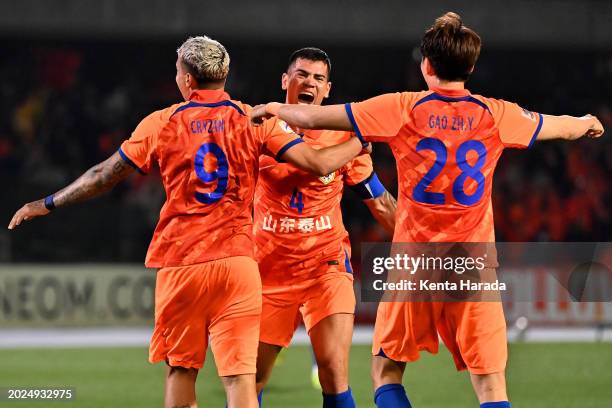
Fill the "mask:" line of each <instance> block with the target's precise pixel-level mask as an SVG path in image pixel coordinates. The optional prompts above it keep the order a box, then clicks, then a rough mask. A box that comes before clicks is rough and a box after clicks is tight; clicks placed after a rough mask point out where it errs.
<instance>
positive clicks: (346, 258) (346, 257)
mask: <svg viewBox="0 0 612 408" xmlns="http://www.w3.org/2000/svg"><path fill="white" fill-rule="evenodd" d="M344 267H345V268H346V271H347V272H348V273H353V268H351V260H350V258H349V255H348V252H346V249H345V250H344Z"/></svg>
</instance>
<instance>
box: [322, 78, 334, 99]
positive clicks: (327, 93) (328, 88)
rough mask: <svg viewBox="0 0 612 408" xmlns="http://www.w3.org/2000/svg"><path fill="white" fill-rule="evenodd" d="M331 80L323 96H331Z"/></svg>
mask: <svg viewBox="0 0 612 408" xmlns="http://www.w3.org/2000/svg"><path fill="white" fill-rule="evenodd" d="M331 85H332V83H331V82H328V83H327V85H326V86H325V95H323V98H329V92H330V91H331Z"/></svg>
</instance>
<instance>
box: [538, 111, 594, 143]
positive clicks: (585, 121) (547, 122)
mask: <svg viewBox="0 0 612 408" xmlns="http://www.w3.org/2000/svg"><path fill="white" fill-rule="evenodd" d="M542 116H543V118H544V119H543V123H542V130H541V131H540V134H539V135H538V138H537V140H550V139H566V140H576V139H579V138H581V137H583V136H586V137H592V138H595V137H599V136H601V135H602V134H603V132H604V128H603V125H602V124H601V122H600V121H599V119H597V118H596V117H595V116H592V115H585V116H582V117H580V118H577V117H574V116H567V115H564V116H553V115H542Z"/></svg>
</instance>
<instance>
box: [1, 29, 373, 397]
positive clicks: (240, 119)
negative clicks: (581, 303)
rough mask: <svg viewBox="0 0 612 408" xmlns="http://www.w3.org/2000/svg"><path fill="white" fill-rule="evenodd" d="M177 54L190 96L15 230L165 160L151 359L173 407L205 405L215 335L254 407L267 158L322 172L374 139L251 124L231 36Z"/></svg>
mask: <svg viewBox="0 0 612 408" xmlns="http://www.w3.org/2000/svg"><path fill="white" fill-rule="evenodd" d="M177 54H178V56H177V60H176V84H177V86H178V89H179V91H180V93H181V96H182V97H183V99H184V100H185V102H182V103H179V104H175V105H172V106H170V107H168V108H166V109H162V110H158V111H156V112H153V113H152V114H150V115H149V116H147V117H146V118H145V119H144V120H142V122H141V123H140V124H139V125H138V126H137V128H136V130H135V131H134V132H133V134H132V136H131V137H130V138H129V139H128V140H126V141H125V142H124V143H123V144H122V145H121V147H120V148H119V150H118V151H117V152H116V153H115V154H113V155H112V156H111V157H110V158H108V159H107V160H106V161H104V162H102V163H99V164H97V165H95V166H94V167H92V168H91V169H90V170H88V171H87V172H85V173H84V174H83V175H82V176H81V177H79V178H78V179H77V180H75V181H74V182H72V183H71V184H70V185H68V186H67V187H65V188H63V189H62V190H60V191H58V192H56V193H55V194H52V195H50V196H48V197H46V198H45V199H41V200H38V201H35V202H32V203H27V204H26V205H24V206H23V207H22V208H21V209H20V210H18V211H17V213H15V215H14V216H13V219H12V220H11V223H10V224H9V228H11V229H12V228H14V227H15V226H16V225H19V224H20V223H21V222H22V221H24V220H29V219H32V218H34V217H36V216H41V215H47V214H49V212H50V211H51V210H53V209H54V208H55V207H61V206H65V205H69V204H73V203H76V202H81V201H84V200H87V199H89V198H93V197H95V196H96V195H99V194H101V193H103V192H105V191H108V190H109V189H111V188H112V187H113V186H114V185H115V184H116V183H118V182H119V181H120V180H123V179H125V178H126V177H127V176H128V175H129V174H130V173H132V172H134V171H138V172H140V173H143V174H144V173H146V172H147V170H148V169H149V168H150V167H151V166H152V165H153V164H154V163H157V164H158V165H159V168H160V174H161V179H162V182H163V185H164V188H165V190H166V202H165V204H164V206H163V208H162V210H161V213H160V218H159V222H158V225H157V228H156V229H155V233H154V235H153V239H152V241H151V244H150V246H149V250H148V253H147V257H146V262H145V264H146V265H147V266H148V267H152V268H159V269H158V271H157V279H156V287H155V328H154V330H153V335H152V338H151V343H150V347H149V360H150V361H151V362H153V363H155V362H162V361H163V362H165V363H166V364H167V369H166V386H165V389H166V396H165V406H168V407H169V406H195V404H196V401H195V380H196V377H197V372H198V370H199V369H200V368H201V367H202V366H203V364H204V359H205V356H206V351H207V348H208V343H209V341H210V344H211V348H212V351H213V353H214V355H215V360H216V366H217V371H218V373H219V376H220V377H221V381H222V382H223V384H224V386H225V390H226V393H227V397H228V405H229V407H230V408H235V407H240V408H243V407H249V408H254V407H256V406H257V398H256V394H255V371H256V358H257V345H258V340H259V325H260V318H261V279H260V276H259V271H258V268H257V263H256V262H255V260H254V253H253V252H254V251H253V245H254V244H253V237H252V235H253V231H252V228H253V221H252V206H253V195H254V192H255V184H256V181H257V176H258V169H259V163H258V162H259V157H260V156H261V155H262V154H269V155H272V156H275V157H278V158H281V159H284V160H287V161H289V162H291V163H293V164H295V165H296V166H298V167H299V168H301V169H302V170H305V171H311V172H313V173H314V174H319V175H322V174H327V173H329V172H331V171H335V170H337V169H338V168H340V167H342V166H343V165H344V164H346V163H347V162H348V161H349V160H351V159H352V158H354V157H355V156H356V155H357V154H358V153H360V152H361V151H362V150H363V148H364V146H363V144H362V143H361V142H360V141H359V140H357V139H356V138H351V139H350V140H347V141H346V142H344V143H340V144H338V145H334V146H329V147H327V148H325V149H320V150H314V149H313V148H311V147H310V146H307V145H306V144H305V143H302V139H301V138H300V137H299V136H298V135H297V134H295V133H294V132H293V131H292V130H291V129H290V128H288V127H287V126H281V123H280V122H279V121H277V120H270V121H267V122H266V123H265V124H263V125H261V126H253V125H252V124H251V122H250V120H249V116H248V115H249V112H250V110H251V107H249V106H248V105H245V104H243V103H241V102H238V101H233V100H231V99H230V97H229V95H228V94H227V93H226V92H225V91H224V88H225V81H226V78H227V75H228V73H229V54H228V53H227V51H226V50H225V47H223V45H221V44H220V43H219V42H217V41H214V40H212V39H210V38H208V37H205V36H200V37H192V38H189V39H188V40H187V41H185V42H184V43H183V44H182V45H181V47H179V49H178V50H177Z"/></svg>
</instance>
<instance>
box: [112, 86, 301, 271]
mask: <svg viewBox="0 0 612 408" xmlns="http://www.w3.org/2000/svg"><path fill="white" fill-rule="evenodd" d="M250 109H251V107H250V106H248V105H246V104H243V103H241V102H238V101H232V100H231V99H230V98H229V95H228V94H227V93H225V92H224V91H222V90H199V91H195V92H193V93H192V94H191V95H190V100H189V101H187V102H184V103H179V104H176V105H173V106H170V107H169V108H166V109H162V110H160V111H156V112H153V113H152V114H150V115H149V116H147V117H146V118H145V119H144V120H143V121H142V122H140V124H139V125H138V127H137V128H136V130H135V131H134V133H133V134H132V136H131V137H130V138H129V139H128V140H126V141H125V142H123V144H122V145H121V148H120V149H119V153H120V154H121V156H122V157H123V158H124V160H126V161H127V162H128V163H130V164H131V165H132V166H134V167H135V168H136V169H137V170H138V171H139V172H141V173H144V172H146V171H147V169H148V168H149V167H150V166H151V165H152V163H153V162H157V163H158V164H159V168H160V174H161V178H162V182H163V184H164V188H165V190H166V202H165V204H164V206H163V208H162V210H161V212H160V217H159V222H158V224H157V227H156V229H155V232H154V234H153V239H152V241H151V244H150V246H149V250H148V252H147V258H146V262H145V264H146V266H148V267H156V268H160V267H168V266H182V265H192V264H196V263H201V262H205V261H209V260H213V259H220V258H225V257H230V256H240V255H245V256H251V257H253V256H254V255H253V239H252V229H253V219H252V205H253V204H252V203H253V194H254V192H255V184H256V182H257V175H258V168H259V166H258V161H259V156H260V155H261V154H271V155H277V154H279V153H280V154H282V153H283V152H285V151H286V150H287V149H288V148H289V147H291V146H293V145H294V144H297V143H301V142H302V140H301V139H300V137H299V136H298V135H296V134H295V133H293V131H292V130H291V129H288V128H287V127H286V126H280V122H279V121H277V120H271V121H266V122H265V123H264V125H262V126H261V127H253V126H251V124H250V120H249V117H248V112H249V110H250ZM280 154H279V155H280Z"/></svg>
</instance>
